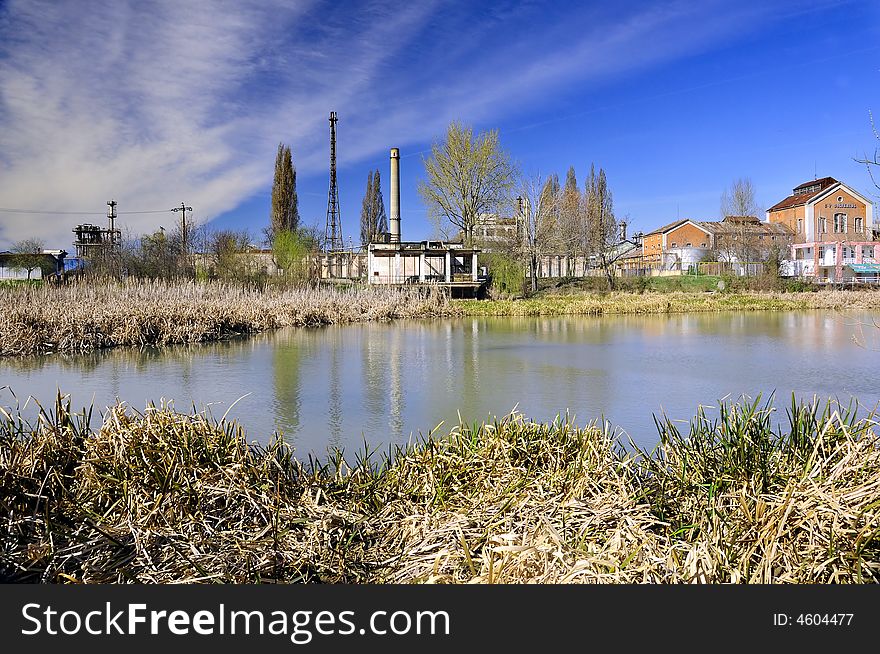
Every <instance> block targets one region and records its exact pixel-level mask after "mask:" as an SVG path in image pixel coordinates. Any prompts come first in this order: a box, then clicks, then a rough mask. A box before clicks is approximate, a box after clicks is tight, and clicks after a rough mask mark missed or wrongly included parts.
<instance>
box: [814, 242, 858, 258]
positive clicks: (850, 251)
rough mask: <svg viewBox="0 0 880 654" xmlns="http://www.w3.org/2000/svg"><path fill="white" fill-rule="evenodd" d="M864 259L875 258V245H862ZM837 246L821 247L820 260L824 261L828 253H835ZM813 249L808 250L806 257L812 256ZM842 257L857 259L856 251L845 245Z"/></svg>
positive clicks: (842, 249) (841, 251)
mask: <svg viewBox="0 0 880 654" xmlns="http://www.w3.org/2000/svg"><path fill="white" fill-rule="evenodd" d="M860 247H861V248H862V258H864V259H872V258H873V257H874V246H873V245H862V246H860ZM834 249H835V246H833V245H820V246H819V258H820V259H823V258H824V257H825V253H826V252H829V251H830V252H832V253H833V252H834ZM812 251H813V248H806V252H805V255H806V256H810V254H812ZM840 253H841V255H842V256H843V258H844V259H855V258H856V249H855V247H853V246H851V245H844V246H843V247H842V248H841V250H840Z"/></svg>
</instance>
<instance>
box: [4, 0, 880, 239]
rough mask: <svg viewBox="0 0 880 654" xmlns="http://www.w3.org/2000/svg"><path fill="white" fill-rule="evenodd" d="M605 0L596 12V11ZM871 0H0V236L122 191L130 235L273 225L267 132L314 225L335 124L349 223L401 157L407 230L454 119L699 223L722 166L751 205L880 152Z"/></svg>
mask: <svg viewBox="0 0 880 654" xmlns="http://www.w3.org/2000/svg"><path fill="white" fill-rule="evenodd" d="M612 4H613V6H610V5H612ZM878 37H880V3H877V2H872V1H854V2H846V1H830V0H829V1H810V0H798V1H779V2H772V1H767V2H748V1H745V0H740V1H737V2H728V1H725V0H708V1H704V2H616V3H589V2H573V3H564V2H552V3H550V2H547V3H543V2H505V1H501V2H491V3H475V2H431V1H426V2H417V3H412V2H410V3H397V2H381V3H380V2H375V3H372V2H358V3H346V2H296V3H294V2H271V1H269V0H262V1H254V2H251V1H248V0H238V1H230V2H213V3H207V2H180V1H170V0H169V1H163V0H157V1H152V2H151V1H140V2H136V1H131V2H125V1H119V0H113V1H106V2H100V1H94V2H40V1H39V0H21V1H19V0H14V1H7V2H2V1H0V208H6V209H9V208H17V209H35V210H45V211H56V212H60V211H73V212H80V211H84V212H93V213H82V214H79V215H76V214H69V215H68V214H45V215H39V214H33V213H28V214H16V213H10V212H0V248H3V247H4V246H6V245H8V244H9V243H10V242H11V241H15V240H18V239H20V238H25V237H29V236H37V237H40V238H43V239H44V240H45V241H46V243H47V245H48V246H50V247H68V248H69V246H70V238H71V233H70V229H71V228H72V227H73V225H74V224H76V223H77V222H80V221H91V222H102V223H103V221H104V219H103V218H102V215H103V214H104V211H105V209H106V205H105V203H106V201H107V200H108V199H110V198H115V199H116V200H117V201H118V202H119V211H120V212H123V215H122V216H121V220H120V222H121V223H122V224H123V226H124V227H126V228H127V229H128V230H130V231H131V232H133V233H136V234H137V233H143V232H146V231H152V230H154V229H156V228H157V227H158V226H159V225H163V226H165V227H168V226H169V224H171V222H172V221H173V220H175V218H176V217H177V214H172V213H170V212H169V213H168V214H167V215H166V214H162V213H160V214H128V215H126V214H124V212H126V211H149V210H158V209H165V208H168V209H170V208H171V207H173V206H175V205H178V204H179V203H180V202H181V201H186V203H187V204H189V205H191V206H193V208H194V209H195V212H194V213H195V216H196V218H197V219H199V220H210V221H212V224H213V225H215V226H217V227H222V228H235V229H247V230H249V231H250V232H251V234H252V235H253V236H254V237H255V238H258V237H259V235H260V230H261V229H262V228H263V227H264V226H265V225H266V224H267V223H268V208H269V192H270V188H271V183H272V174H273V166H274V157H275V150H276V148H277V145H278V142H279V141H283V142H285V143H288V144H289V145H290V146H291V148H292V151H293V157H294V163H295V165H296V166H297V170H298V191H299V197H300V213H301V215H302V217H303V220H304V222H305V223H307V224H317V225H319V226H320V227H321V228H322V229H323V225H324V221H325V213H326V206H327V186H328V171H327V167H328V154H329V153H328V143H327V139H328V123H327V116H328V114H329V112H330V111H331V110H333V111H336V112H337V113H338V115H339V125H338V154H339V159H340V168H339V188H340V206H341V210H342V220H343V234H344V235H345V238H346V241H347V240H348V236H349V235H351V236H353V237H354V236H356V235H357V232H358V214H359V210H360V204H361V198H362V196H363V192H364V187H365V185H366V178H367V173H368V172H369V170H371V169H374V168H379V169H380V171H381V172H382V174H383V184H384V189H383V190H384V193H385V195H386V206H387V204H388V197H387V194H388V186H387V184H388V175H387V171H388V150H389V148H391V147H399V148H400V149H401V156H402V159H401V183H402V189H401V190H402V198H401V205H402V231H403V237H404V238H405V239H412V240H416V239H421V238H427V237H428V236H430V235H431V234H432V232H433V227H432V225H431V223H430V222H429V220H428V219H427V216H426V212H425V208H424V206H423V205H422V203H421V200H420V198H419V196H418V194H417V192H416V187H417V184H418V181H419V179H420V178H421V176H422V174H423V167H422V163H421V157H423V156H424V155H426V154H427V150H428V149H429V148H430V144H431V142H432V140H434V139H436V138H438V137H440V136H441V135H442V134H443V132H444V130H445V128H446V126H447V125H448V123H449V122H450V121H451V120H460V121H462V122H464V123H466V124H470V125H472V126H474V128H475V129H476V130H485V129H498V130H499V131H500V136H501V141H502V144H503V145H504V146H505V147H506V149H508V150H509V151H510V153H511V154H512V155H513V157H514V158H515V159H516V160H517V161H518V162H519V164H520V167H521V168H522V170H523V171H524V172H526V173H527V174H535V173H540V174H543V175H546V174H549V173H552V172H558V173H559V174H560V176H564V174H565V171H566V170H567V168H568V166H569V165H573V166H574V167H575V170H576V172H577V174H578V181H579V182H581V183H582V182H583V177H584V174H585V173H586V172H587V171H588V170H589V166H590V163H591V162H595V164H596V165H597V166H602V167H604V168H605V170H606V172H607V175H608V181H609V184H610V186H611V189H612V191H613V193H614V200H615V209H616V212H617V215H618V216H619V217H623V216H628V217H629V219H630V221H631V225H632V226H633V227H632V229H641V230H645V231H647V230H650V229H652V228H654V227H656V226H659V225H661V224H663V223H666V222H669V221H670V220H673V219H675V218H676V217H692V218H696V219H703V220H706V219H713V218H716V217H717V216H718V213H719V198H720V195H721V193H722V191H723V190H724V188H725V187H726V186H728V185H729V184H730V183H731V182H732V181H733V180H734V179H736V178H738V177H751V179H752V180H753V182H754V184H755V187H756V189H757V200H758V204H759V205H760V206H761V207H764V208H766V207H768V206H770V205H772V204H773V203H775V202H776V201H778V200H780V199H781V198H782V197H784V196H785V195H786V194H787V193H788V192H789V191H790V189H791V188H792V187H793V186H795V185H796V184H798V183H800V182H802V181H805V180H808V179H811V178H812V177H813V176H814V173H816V174H818V176H819V177H822V176H826V175H831V176H834V177H837V178H838V179H841V180H844V181H846V182H848V183H850V184H851V185H852V186H853V187H854V188H856V189H857V190H859V191H862V192H866V193H871V192H874V191H876V189H874V188H873V186H872V184H871V181H870V179H869V177H868V175H867V172H866V171H865V169H864V167H863V166H861V165H859V164H857V163H856V162H854V160H853V159H854V157H860V156H862V155H864V154H865V152H868V153H869V154H873V148H874V146H875V144H877V145H880V143H878V142H877V141H876V140H875V139H874V137H873V134H872V132H871V125H870V122H869V111H871V110H874V111H875V112H877V113H878V114H880V92H878V89H880V84H878V82H880V38H878Z"/></svg>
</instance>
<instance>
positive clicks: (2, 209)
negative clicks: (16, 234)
mask: <svg viewBox="0 0 880 654" xmlns="http://www.w3.org/2000/svg"><path fill="white" fill-rule="evenodd" d="M168 211H169V209H153V210H151V211H120V212H119V213H118V214H117V215H120V216H122V215H127V214H136V213H168ZM0 212H2V213H33V214H41V215H50V214H51V215H60V216H81V215H83V214H96V213H100V214H101V215H103V213H104V212H103V211H91V210H90V211H43V210H42V209H10V208H7V207H0Z"/></svg>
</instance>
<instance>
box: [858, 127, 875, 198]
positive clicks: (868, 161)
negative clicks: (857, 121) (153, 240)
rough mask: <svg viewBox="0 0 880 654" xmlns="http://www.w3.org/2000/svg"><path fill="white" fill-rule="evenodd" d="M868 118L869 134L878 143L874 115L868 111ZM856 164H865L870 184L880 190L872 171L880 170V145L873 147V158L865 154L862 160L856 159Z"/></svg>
mask: <svg viewBox="0 0 880 654" xmlns="http://www.w3.org/2000/svg"><path fill="white" fill-rule="evenodd" d="M868 118H869V119H870V121H871V132H872V133H873V134H874V139H875V140H877V141H880V132H878V131H877V125H875V124H874V113H873V112H871V111H869V112H868ZM856 162H858V163H861V164H865V167H866V168H867V169H868V175H869V176H870V177H871V182H873V184H874V186H875V187H876V188H878V189H880V184H878V183H877V179H876V178H875V177H874V169H875V168H880V145H875V146H874V156H873V157H868V153H867V152H866V153H865V155H864V158H863V159H856Z"/></svg>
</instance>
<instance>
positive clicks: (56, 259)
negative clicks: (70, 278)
mask: <svg viewBox="0 0 880 654" xmlns="http://www.w3.org/2000/svg"><path fill="white" fill-rule="evenodd" d="M34 255H35V256H34V263H35V264H36V265H35V267H34V268H33V269H32V270H30V271H28V270H27V269H26V268H23V267H21V266H20V265H16V261H15V259H16V257H19V256H20V254H17V253H15V252H0V280H13V279H15V280H19V279H43V278H50V277H58V276H59V275H61V274H63V273H64V270H65V258H66V257H67V252H65V251H64V250H41V251H40V252H35V253H34ZM44 273H45V274H44Z"/></svg>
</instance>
